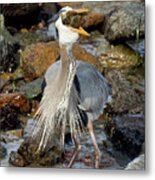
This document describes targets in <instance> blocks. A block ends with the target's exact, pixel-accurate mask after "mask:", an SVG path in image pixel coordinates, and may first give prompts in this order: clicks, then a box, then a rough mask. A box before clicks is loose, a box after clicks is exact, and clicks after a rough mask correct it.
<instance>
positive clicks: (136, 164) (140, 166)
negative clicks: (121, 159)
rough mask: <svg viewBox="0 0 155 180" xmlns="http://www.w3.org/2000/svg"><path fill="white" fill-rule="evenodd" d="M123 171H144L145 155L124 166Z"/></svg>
mask: <svg viewBox="0 0 155 180" xmlns="http://www.w3.org/2000/svg"><path fill="white" fill-rule="evenodd" d="M125 170H145V155H144V154H141V155H139V156H138V157H136V158H135V159H134V160H132V161H131V162H130V163H128V165H127V166H126V168H125Z"/></svg>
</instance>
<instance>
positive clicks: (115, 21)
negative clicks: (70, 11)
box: [82, 1, 145, 41]
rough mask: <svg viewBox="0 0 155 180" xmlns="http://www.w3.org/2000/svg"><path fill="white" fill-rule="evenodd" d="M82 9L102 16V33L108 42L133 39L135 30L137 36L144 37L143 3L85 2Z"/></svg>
mask: <svg viewBox="0 0 155 180" xmlns="http://www.w3.org/2000/svg"><path fill="white" fill-rule="evenodd" d="M82 7H84V8H88V9H90V10H91V12H92V13H100V14H102V15H104V17H105V21H104V23H103V26H102V32H103V33H104V35H105V37H106V38H107V39H108V40H109V41H117V40H124V39H129V38H131V37H132V38H135V35H136V30H137V29H139V35H140V36H144V33H145V29H144V3H141V2H133V1H132V2H125V1H124V2H116V1H115V2H85V3H83V5H82ZM94 7H95V8H94Z"/></svg>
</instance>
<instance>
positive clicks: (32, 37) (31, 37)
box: [14, 31, 42, 49]
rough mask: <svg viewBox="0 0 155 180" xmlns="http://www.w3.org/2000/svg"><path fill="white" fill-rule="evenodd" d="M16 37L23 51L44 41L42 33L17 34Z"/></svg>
mask: <svg viewBox="0 0 155 180" xmlns="http://www.w3.org/2000/svg"><path fill="white" fill-rule="evenodd" d="M14 37H15V38H16V39H17V40H18V42H19V44H20V46H21V48H22V49H24V48H25V47H26V46H27V45H30V44H33V43H37V42H40V41H41V40H42V35H41V34H40V33H36V32H35V31H33V32H27V33H16V34H15V35H14Z"/></svg>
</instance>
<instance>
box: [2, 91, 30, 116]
mask: <svg viewBox="0 0 155 180" xmlns="http://www.w3.org/2000/svg"><path fill="white" fill-rule="evenodd" d="M5 106H11V107H15V108H17V109H19V110H20V112H22V113H26V112H29V110H30V105H29V101H28V99H27V97H26V96H25V95H24V94H23V93H10V94H0V108H4V107H5Z"/></svg>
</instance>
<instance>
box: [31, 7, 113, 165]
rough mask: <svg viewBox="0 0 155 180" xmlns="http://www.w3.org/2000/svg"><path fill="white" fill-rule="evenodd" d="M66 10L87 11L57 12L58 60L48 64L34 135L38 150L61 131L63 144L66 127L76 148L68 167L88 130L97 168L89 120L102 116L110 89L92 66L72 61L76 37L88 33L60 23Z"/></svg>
mask: <svg viewBox="0 0 155 180" xmlns="http://www.w3.org/2000/svg"><path fill="white" fill-rule="evenodd" d="M68 11H76V13H83V12H86V11H87V10H84V9H79V10H75V9H72V8H71V7H65V8H63V9H61V10H60V12H59V16H58V19H57V20H56V23H55V26H56V28H57V30H58V35H59V45H60V52H61V59H60V60H59V61H57V62H56V63H54V64H53V65H51V66H50V67H49V69H48V70H47V72H46V74H45V82H46V87H45V89H44V93H43V97H42V100H41V102H40V107H39V109H38V111H37V113H36V118H37V119H38V121H37V125H36V127H35V129H34V132H35V133H36V132H37V133H39V134H40V137H41V139H40V144H39V149H40V148H44V147H45V146H46V145H47V142H48V139H49V137H50V136H52V135H53V134H54V133H55V132H58V131H60V132H61V133H60V134H61V137H62V138H61V140H62V144H63V143H64V135H65V132H66V127H69V128H70V133H71V137H72V139H73V140H74V142H75V146H76V149H75V151H74V153H73V156H72V158H71V161H70V163H69V165H68V167H71V166H72V165H73V163H74V161H75V159H76V158H77V156H78V154H79V152H80V150H81V145H80V140H79V136H80V135H81V133H82V132H83V130H84V129H86V128H88V131H89V133H90V136H91V139H92V142H93V145H94V149H95V167H96V168H99V163H100V160H101V153H100V150H99V148H98V144H97V141H96V138H95V135H94V131H93V124H92V121H94V120H96V119H98V117H99V116H100V115H101V114H102V113H103V109H104V106H105V104H106V103H107V101H108V99H109V97H110V87H109V85H108V83H107V81H106V79H105V78H104V77H103V76H102V75H101V73H100V72H99V71H98V70H97V69H96V68H95V67H94V66H92V65H90V64H87V63H85V62H82V61H79V60H76V59H75V58H74V56H73V54H72V45H73V44H74V43H75V42H76V41H77V40H78V38H79V34H82V35H85V36H89V34H88V33H87V32H86V31H85V30H84V29H83V28H81V27H80V28H73V27H71V26H66V25H64V24H63V22H62V18H63V17H64V16H65V15H66V13H67V12H68Z"/></svg>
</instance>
